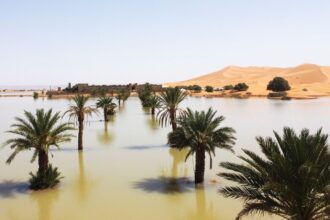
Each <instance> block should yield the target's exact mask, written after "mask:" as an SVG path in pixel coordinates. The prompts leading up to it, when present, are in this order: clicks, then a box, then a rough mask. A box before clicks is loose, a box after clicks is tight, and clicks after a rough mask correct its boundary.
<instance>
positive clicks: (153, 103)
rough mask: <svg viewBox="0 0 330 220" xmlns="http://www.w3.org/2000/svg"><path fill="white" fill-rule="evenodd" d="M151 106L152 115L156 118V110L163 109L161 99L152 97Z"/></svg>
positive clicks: (150, 99)
mask: <svg viewBox="0 0 330 220" xmlns="http://www.w3.org/2000/svg"><path fill="white" fill-rule="evenodd" d="M149 104H150V108H151V115H152V116H154V115H155V111H156V109H158V108H160V107H161V104H160V101H159V97H158V96H156V95H152V96H150V98H149Z"/></svg>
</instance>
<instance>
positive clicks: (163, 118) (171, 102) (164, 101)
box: [157, 87, 187, 131]
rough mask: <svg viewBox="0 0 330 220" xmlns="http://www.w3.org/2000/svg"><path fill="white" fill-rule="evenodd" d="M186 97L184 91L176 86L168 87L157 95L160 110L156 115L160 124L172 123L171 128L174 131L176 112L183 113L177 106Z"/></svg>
mask: <svg viewBox="0 0 330 220" xmlns="http://www.w3.org/2000/svg"><path fill="white" fill-rule="evenodd" d="M186 97H187V95H186V93H185V92H183V91H182V90H181V89H179V88H178V87H175V88H168V89H166V90H165V91H163V92H161V94H160V96H159V102H160V105H161V107H160V111H159V112H158V114H157V116H158V117H159V120H160V123H161V125H167V124H170V125H172V130H173V131H174V130H175V129H176V127H177V122H176V120H177V113H179V116H180V115H182V114H183V113H184V111H183V110H182V109H180V108H179V104H180V103H181V102H182V101H183V100H184V99H185V98H186Z"/></svg>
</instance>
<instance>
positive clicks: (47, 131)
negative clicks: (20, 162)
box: [4, 109, 73, 190]
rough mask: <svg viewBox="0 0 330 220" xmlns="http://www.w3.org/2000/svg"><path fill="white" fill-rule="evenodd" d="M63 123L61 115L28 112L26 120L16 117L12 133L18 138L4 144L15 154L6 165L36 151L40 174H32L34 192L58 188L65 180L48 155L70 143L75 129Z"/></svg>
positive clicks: (38, 111)
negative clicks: (28, 152)
mask: <svg viewBox="0 0 330 220" xmlns="http://www.w3.org/2000/svg"><path fill="white" fill-rule="evenodd" d="M60 119H61V116H60V113H59V112H57V113H55V114H53V111H52V110H48V111H45V110H44V109H37V111H36V113H35V114H33V113H31V112H28V111H25V112H24V118H19V117H16V118H15V121H16V122H15V123H14V124H13V125H12V130H10V131H8V132H9V133H11V134H13V135H14V136H15V137H13V138H12V139H9V140H7V141H6V142H5V144H4V145H5V146H9V147H10V148H11V149H13V150H14V151H13V153H12V154H11V155H10V156H9V157H8V159H7V161H6V162H7V163H8V164H10V163H11V162H12V161H13V159H14V158H15V157H16V155H17V154H18V153H20V152H22V151H26V150H33V151H34V152H33V156H32V159H31V162H34V161H35V160H36V159H38V167H39V168H38V171H37V173H36V174H33V173H30V175H31V178H30V188H31V189H35V190H39V189H45V188H49V187H54V186H55V185H56V184H58V183H59V181H60V179H61V177H60V173H59V172H58V170H57V168H56V167H55V168H53V167H52V166H51V165H50V164H49V156H48V154H49V153H48V151H49V148H50V147H57V148H59V146H60V144H61V143H64V142H68V141H70V140H71V138H72V135H71V134H70V133H69V131H71V130H73V127H72V125H71V124H70V123H60V122H59V121H60Z"/></svg>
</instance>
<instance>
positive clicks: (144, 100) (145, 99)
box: [138, 83, 153, 107]
mask: <svg viewBox="0 0 330 220" xmlns="http://www.w3.org/2000/svg"><path fill="white" fill-rule="evenodd" d="M152 92H153V91H152V86H151V85H150V84H149V83H146V84H144V87H143V88H142V89H140V90H138V95H139V98H140V101H141V104H142V106H143V107H150V105H151V104H150V98H151V96H152Z"/></svg>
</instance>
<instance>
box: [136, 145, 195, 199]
mask: <svg viewBox="0 0 330 220" xmlns="http://www.w3.org/2000/svg"><path fill="white" fill-rule="evenodd" d="M169 154H170V156H171V157H172V165H171V168H170V169H169V170H167V169H162V171H161V175H160V176H159V177H158V178H146V179H143V180H142V181H139V182H136V183H134V187H135V188H137V189H141V190H143V191H146V192H158V193H164V194H176V193H186V192H190V191H192V190H193V189H194V186H195V185H194V183H193V181H191V180H189V178H187V167H186V166H184V168H183V169H180V166H181V165H182V164H184V162H185V158H186V155H187V150H178V149H174V148H169Z"/></svg>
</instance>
